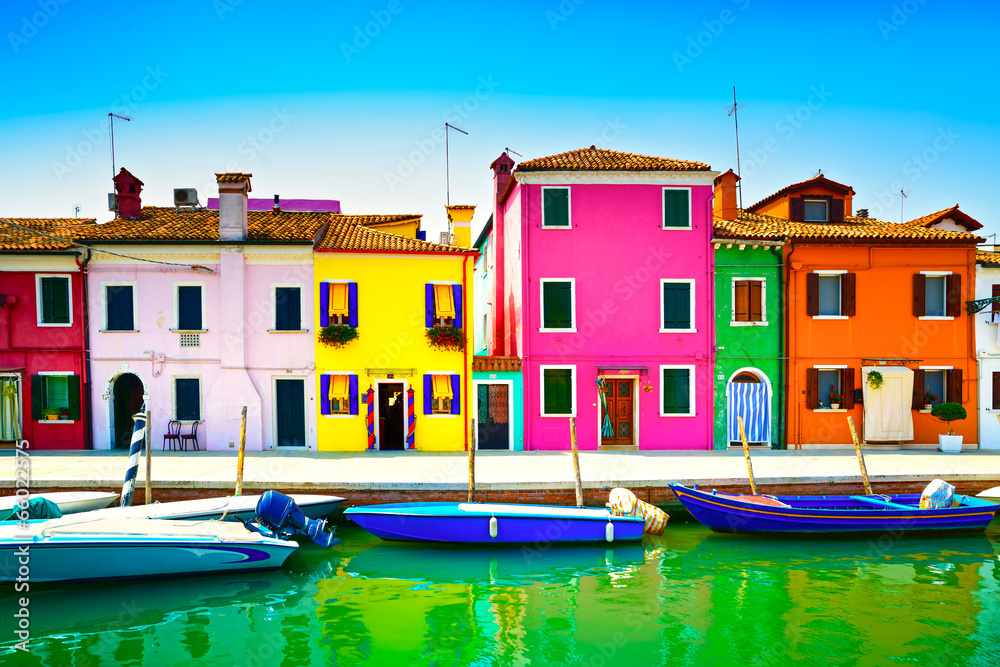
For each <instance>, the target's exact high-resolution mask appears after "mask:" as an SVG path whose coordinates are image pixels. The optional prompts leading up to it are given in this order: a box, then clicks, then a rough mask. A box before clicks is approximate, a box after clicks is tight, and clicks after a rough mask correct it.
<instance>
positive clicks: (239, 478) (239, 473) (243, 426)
mask: <svg viewBox="0 0 1000 667" xmlns="http://www.w3.org/2000/svg"><path fill="white" fill-rule="evenodd" d="M246 448H247V406H245V405H244V406H243V412H242V413H241V416H240V455H239V458H238V459H237V460H236V495H241V494H242V493H243V454H244V452H245V451H246Z"/></svg>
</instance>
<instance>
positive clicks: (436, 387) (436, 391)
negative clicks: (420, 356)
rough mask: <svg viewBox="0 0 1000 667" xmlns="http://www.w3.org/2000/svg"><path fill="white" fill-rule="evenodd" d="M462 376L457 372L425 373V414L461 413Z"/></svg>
mask: <svg viewBox="0 0 1000 667" xmlns="http://www.w3.org/2000/svg"><path fill="white" fill-rule="evenodd" d="M461 382H462V378H461V376H460V375H458V374H457V373H427V374H426V375H424V414H425V415H457V414H461V412H462V410H461V408H462V402H461V400H459V399H460V397H461V395H462V385H461Z"/></svg>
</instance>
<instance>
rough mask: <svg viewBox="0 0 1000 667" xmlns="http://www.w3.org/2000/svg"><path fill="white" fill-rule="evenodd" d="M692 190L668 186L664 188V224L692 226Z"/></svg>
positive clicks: (666, 225) (668, 225) (669, 225)
mask: <svg viewBox="0 0 1000 667" xmlns="http://www.w3.org/2000/svg"><path fill="white" fill-rule="evenodd" d="M690 199H691V191H690V190H688V189H686V188H685V189H679V188H666V189H664V190H663V226H664V227H690V226H691V211H690V209H691V206H690V203H689V202H690Z"/></svg>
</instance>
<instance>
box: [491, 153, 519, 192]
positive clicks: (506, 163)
mask: <svg viewBox="0 0 1000 667" xmlns="http://www.w3.org/2000/svg"><path fill="white" fill-rule="evenodd" d="M490 169H492V170H493V201H494V202H495V203H497V204H499V203H500V195H502V194H503V191H504V190H506V189H507V183H508V181H510V176H511V173H512V172H513V171H514V160H513V159H512V158H511V157H510V156H509V155H507V151H504V152H503V153H501V154H500V157H498V158H497V159H496V160H493V164H491V165H490Z"/></svg>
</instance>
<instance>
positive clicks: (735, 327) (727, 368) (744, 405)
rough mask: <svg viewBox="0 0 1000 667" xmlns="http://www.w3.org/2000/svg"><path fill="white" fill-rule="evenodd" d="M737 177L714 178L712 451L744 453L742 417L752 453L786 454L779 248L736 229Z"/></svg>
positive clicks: (739, 212)
mask: <svg viewBox="0 0 1000 667" xmlns="http://www.w3.org/2000/svg"><path fill="white" fill-rule="evenodd" d="M738 180H739V177H738V176H737V175H736V174H734V173H733V171H732V170H729V171H728V172H726V173H724V174H721V175H720V176H719V177H717V178H716V179H715V205H714V206H715V211H714V214H715V221H714V235H713V239H712V245H713V247H714V252H715V305H716V308H715V313H716V322H715V332H716V353H715V355H716V356H715V359H716V364H715V379H714V382H715V426H714V444H713V448H714V449H727V448H728V447H730V446H741V440H740V432H739V426H738V424H739V419H738V418H739V417H742V419H743V425H744V432H745V433H746V437H747V441H748V442H749V444H750V445H751V446H755V447H762V448H763V447H767V448H771V449H784V446H785V437H784V431H785V428H784V427H785V424H784V398H785V397H784V395H783V390H782V388H783V387H784V385H785V383H786V380H785V377H784V372H785V363H784V360H783V357H784V356H785V355H784V352H783V349H784V346H783V341H784V339H785V332H784V326H785V312H784V298H783V293H784V284H783V275H782V267H783V260H782V254H783V247H782V246H783V245H784V243H783V242H782V241H776V240H774V239H768V240H767V241H764V240H760V239H753V238H746V237H745V235H744V234H741V232H740V229H739V225H738V224H733V222H734V221H737V220H739V218H740V216H743V215H751V214H746V213H744V212H743V211H742V210H740V209H739V208H738V207H737V204H736V188H737V181H738Z"/></svg>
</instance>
